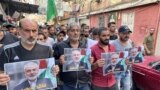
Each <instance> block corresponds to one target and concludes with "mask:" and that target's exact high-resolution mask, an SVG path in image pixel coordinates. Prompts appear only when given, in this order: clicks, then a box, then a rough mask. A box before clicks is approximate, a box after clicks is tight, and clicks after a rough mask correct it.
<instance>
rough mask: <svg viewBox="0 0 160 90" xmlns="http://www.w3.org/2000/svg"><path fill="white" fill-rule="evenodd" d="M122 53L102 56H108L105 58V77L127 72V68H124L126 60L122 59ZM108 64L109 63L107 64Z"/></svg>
mask: <svg viewBox="0 0 160 90" xmlns="http://www.w3.org/2000/svg"><path fill="white" fill-rule="evenodd" d="M120 55H121V54H120V53H116V52H113V53H109V54H108V53H107V55H102V56H106V57H103V58H105V61H106V60H107V61H106V63H105V65H104V67H103V75H104V76H105V75H107V74H109V73H118V72H123V71H125V67H124V58H122V57H121V58H120ZM107 62H108V63H107Z"/></svg>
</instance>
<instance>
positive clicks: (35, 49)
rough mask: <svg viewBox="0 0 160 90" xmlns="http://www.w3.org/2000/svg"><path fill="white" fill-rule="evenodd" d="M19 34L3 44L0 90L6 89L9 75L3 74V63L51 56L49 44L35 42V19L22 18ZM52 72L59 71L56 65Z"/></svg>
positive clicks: (0, 58) (36, 33)
mask: <svg viewBox="0 0 160 90" xmlns="http://www.w3.org/2000/svg"><path fill="white" fill-rule="evenodd" d="M19 27H20V28H19V34H20V36H21V40H20V41H18V42H15V43H13V44H9V45H6V46H4V49H3V51H2V54H1V55H0V90H6V87H5V86H6V85H7V83H8V82H9V81H10V76H9V75H8V74H5V73H4V72H3V71H4V64H5V63H12V62H20V61H29V60H37V59H45V58H51V57H52V50H51V48H50V47H49V46H44V45H41V44H38V43H37V37H38V24H37V22H36V21H34V20H32V19H29V18H24V19H22V20H20V23H19ZM53 72H55V73H56V74H57V73H58V72H59V68H58V66H55V67H53Z"/></svg>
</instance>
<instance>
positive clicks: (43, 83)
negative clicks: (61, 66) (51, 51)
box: [4, 58, 57, 90]
mask: <svg viewBox="0 0 160 90" xmlns="http://www.w3.org/2000/svg"><path fill="white" fill-rule="evenodd" d="M54 66H55V60H54V58H48V59H38V60H29V61H22V62H15V63H6V64H5V65H4V70H5V73H7V74H8V75H9V76H10V79H11V80H10V81H9V83H8V85H7V90H52V89H53V88H56V87H57V80H56V75H55V73H54V71H53V67H54Z"/></svg>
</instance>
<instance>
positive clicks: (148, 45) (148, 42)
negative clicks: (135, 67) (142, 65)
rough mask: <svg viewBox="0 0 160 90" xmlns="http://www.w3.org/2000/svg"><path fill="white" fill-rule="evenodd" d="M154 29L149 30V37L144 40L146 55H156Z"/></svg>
mask: <svg viewBox="0 0 160 90" xmlns="http://www.w3.org/2000/svg"><path fill="white" fill-rule="evenodd" d="M154 31H155V30H154V29H150V30H149V35H148V36H147V37H145V39H144V48H145V55H153V54H154V37H153V34H154Z"/></svg>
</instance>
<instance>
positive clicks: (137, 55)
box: [128, 47, 144, 63]
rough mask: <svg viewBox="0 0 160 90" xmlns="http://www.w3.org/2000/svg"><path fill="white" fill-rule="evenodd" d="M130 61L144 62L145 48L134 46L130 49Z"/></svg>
mask: <svg viewBox="0 0 160 90" xmlns="http://www.w3.org/2000/svg"><path fill="white" fill-rule="evenodd" d="M128 60H129V63H142V62H143V61H144V56H143V48H142V47H134V48H131V49H130V50H129V57H128Z"/></svg>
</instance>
